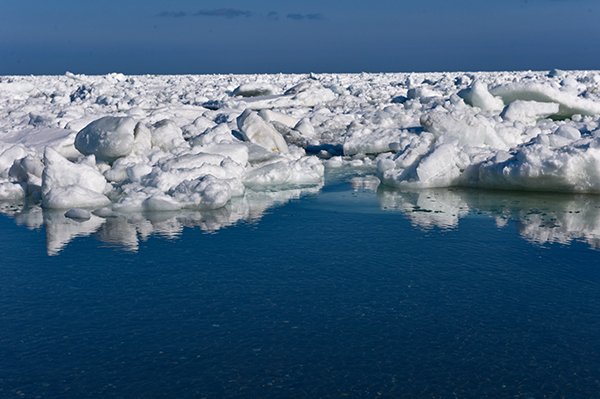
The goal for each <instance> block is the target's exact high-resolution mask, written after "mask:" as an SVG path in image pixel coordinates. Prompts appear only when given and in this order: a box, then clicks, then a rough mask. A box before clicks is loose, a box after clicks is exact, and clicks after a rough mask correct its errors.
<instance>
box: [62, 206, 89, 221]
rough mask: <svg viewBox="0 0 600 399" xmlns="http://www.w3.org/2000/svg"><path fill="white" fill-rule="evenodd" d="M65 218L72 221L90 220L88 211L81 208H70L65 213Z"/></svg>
mask: <svg viewBox="0 0 600 399" xmlns="http://www.w3.org/2000/svg"><path fill="white" fill-rule="evenodd" d="M65 217H66V218H69V219H73V220H82V221H83V220H90V218H91V217H92V214H91V213H90V211H88V210H85V209H81V208H72V209H69V210H68V211H67V212H65Z"/></svg>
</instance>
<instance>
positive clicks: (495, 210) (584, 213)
mask: <svg viewBox="0 0 600 399" xmlns="http://www.w3.org/2000/svg"><path fill="white" fill-rule="evenodd" d="M378 196H379V202H380V205H381V207H382V208H384V209H390V210H396V211H400V212H402V213H404V214H405V215H406V216H407V217H408V218H409V219H410V220H411V222H412V223H413V224H414V225H415V226H418V227H420V228H425V229H428V228H432V227H438V228H442V229H447V228H453V227H457V226H458V222H459V219H460V218H462V217H465V216H467V215H468V214H469V213H470V212H477V213H483V214H486V215H489V216H491V217H493V218H495V220H496V225H497V226H498V227H500V228H501V227H504V226H506V224H507V222H508V220H515V221H517V222H518V223H519V232H520V234H521V236H522V237H523V238H525V239H526V240H528V241H531V242H535V243H539V244H543V243H548V242H554V243H561V244H569V243H571V242H572V241H574V240H578V241H584V242H587V243H588V244H589V245H590V246H591V247H593V248H600V197H598V196H592V195H569V194H544V193H512V192H490V191H480V190H479V191H478V190H458V189H453V190H448V189H433V190H421V191H415V192H406V191H393V190H389V189H380V190H379V191H378Z"/></svg>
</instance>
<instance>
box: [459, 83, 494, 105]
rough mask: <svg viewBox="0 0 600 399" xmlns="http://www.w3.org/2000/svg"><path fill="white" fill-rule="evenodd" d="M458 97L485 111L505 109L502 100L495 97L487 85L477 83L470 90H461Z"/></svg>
mask: <svg viewBox="0 0 600 399" xmlns="http://www.w3.org/2000/svg"><path fill="white" fill-rule="evenodd" d="M458 95H459V96H460V97H462V99H463V100H465V102H466V103H467V104H469V105H472V106H473V107H479V108H481V109H482V110H483V111H499V110H501V109H502V108H504V102H503V101H502V99H501V98H498V97H494V96H493V95H492V94H491V93H490V92H489V91H488V87H487V85H486V84H484V83H482V82H479V81H476V82H475V83H473V85H471V86H470V87H469V88H467V89H464V90H461V91H459V92H458Z"/></svg>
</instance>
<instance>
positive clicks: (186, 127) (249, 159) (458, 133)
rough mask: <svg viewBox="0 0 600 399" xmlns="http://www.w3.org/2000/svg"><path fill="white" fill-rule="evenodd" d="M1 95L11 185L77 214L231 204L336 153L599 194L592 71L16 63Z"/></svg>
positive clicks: (400, 182)
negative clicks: (50, 71) (39, 72)
mask: <svg viewBox="0 0 600 399" xmlns="http://www.w3.org/2000/svg"><path fill="white" fill-rule="evenodd" d="M0 110H1V115H0V200H10V201H27V202H30V203H40V204H41V206H42V207H44V208H46V209H64V210H69V209H73V210H74V211H73V212H71V214H72V215H81V214H83V213H82V212H81V211H80V210H81V209H84V210H85V209H87V210H88V211H96V214H102V215H109V214H115V213H119V214H122V213H127V212H139V211H172V210H182V209H186V210H216V209H220V208H223V207H226V206H228V204H231V203H232V201H234V200H235V199H236V198H243V197H245V196H247V195H249V194H252V193H269V192H279V191H288V190H298V189H303V188H311V187H312V188H315V187H316V188H317V189H318V187H320V186H321V185H322V184H323V178H324V171H325V168H326V167H327V168H332V169H333V168H338V167H347V168H350V169H353V168H354V169H361V168H371V169H372V170H375V171H376V174H377V176H378V177H379V179H380V181H381V183H382V184H384V185H387V186H392V187H399V188H411V189H412V188H419V189H421V188H432V187H449V186H464V187H482V188H493V189H511V190H538V191H562V192H579V193H600V129H599V126H598V125H599V118H600V73H598V72H593V71H582V72H579V71H567V72H565V71H552V72H551V73H547V72H499V73H431V74H358V75H344V74H332V75H327V74H324V75H314V74H311V75H281V74H279V75H214V76H194V75H186V76H150V75H147V76H124V75H121V74H110V75H106V76H84V75H74V74H71V73H67V74H66V75H64V76H6V77H0ZM86 215H87V214H86ZM87 220H88V223H92V222H93V218H92V217H91V216H90V218H88V219H87Z"/></svg>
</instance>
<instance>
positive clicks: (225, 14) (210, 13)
mask: <svg viewBox="0 0 600 399" xmlns="http://www.w3.org/2000/svg"><path fill="white" fill-rule="evenodd" d="M194 15H195V16H197V17H220V18H239V17H251V16H252V13H251V12H250V11H246V10H238V9H236V8H216V9H214V10H200V11H198V12H196V13H194Z"/></svg>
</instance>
